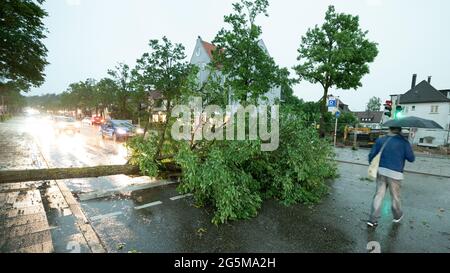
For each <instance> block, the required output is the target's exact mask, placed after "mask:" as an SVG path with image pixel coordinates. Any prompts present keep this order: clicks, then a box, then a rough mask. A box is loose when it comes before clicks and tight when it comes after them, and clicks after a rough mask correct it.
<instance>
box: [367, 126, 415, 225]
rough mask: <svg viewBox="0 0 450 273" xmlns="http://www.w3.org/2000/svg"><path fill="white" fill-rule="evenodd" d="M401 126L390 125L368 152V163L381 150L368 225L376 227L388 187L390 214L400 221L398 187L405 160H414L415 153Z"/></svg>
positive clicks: (401, 178)
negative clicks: (386, 133) (383, 135)
mask: <svg viewBox="0 0 450 273" xmlns="http://www.w3.org/2000/svg"><path fill="white" fill-rule="evenodd" d="M401 132H402V128H400V127H391V128H389V133H388V135H387V136H385V137H381V138H378V139H377V140H376V142H375V145H374V146H373V147H372V150H371V151H370V154H369V163H370V162H372V160H373V159H374V158H375V156H376V155H377V154H378V153H380V152H381V158H380V164H379V168H378V175H377V183H376V184H377V186H376V192H375V195H374V197H373V201H372V208H371V212H370V219H369V221H368V222H367V226H368V227H377V226H378V219H379V218H380V213H381V205H382V204H383V199H384V196H385V194H386V190H387V189H389V192H390V195H391V198H392V214H393V216H394V220H393V222H394V223H400V221H401V220H402V218H403V211H402V206H401V200H400V188H401V185H402V181H403V179H404V177H403V171H404V168H405V161H406V160H408V161H409V162H414V161H415V159H416V158H415V155H414V152H413V150H412V147H411V144H410V143H409V141H408V139H406V138H405V137H404V136H402V134H401Z"/></svg>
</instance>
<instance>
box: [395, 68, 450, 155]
mask: <svg viewBox="0 0 450 273" xmlns="http://www.w3.org/2000/svg"><path fill="white" fill-rule="evenodd" d="M416 79H417V75H416V74H414V75H413V79H412V84H411V89H410V90H409V91H408V92H406V93H405V94H403V95H392V101H393V105H394V107H395V105H397V104H399V105H401V106H402V107H403V108H404V110H403V113H402V114H403V116H404V117H408V116H415V117H420V118H424V119H429V120H433V121H435V122H437V123H438V124H439V125H441V126H442V128H444V130H441V129H417V131H416V132H415V133H414V134H412V139H411V140H412V141H413V143H414V144H418V145H422V146H432V147H436V146H440V145H445V144H448V143H449V141H450V139H449V129H450V90H437V89H436V88H434V87H433V86H432V85H431V77H429V78H428V81H425V80H424V81H422V82H420V83H419V84H417V85H416Z"/></svg>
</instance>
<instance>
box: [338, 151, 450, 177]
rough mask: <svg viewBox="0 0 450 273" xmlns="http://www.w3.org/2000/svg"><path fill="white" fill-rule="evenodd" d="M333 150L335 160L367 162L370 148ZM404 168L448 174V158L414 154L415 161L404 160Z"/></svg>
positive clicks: (449, 161)
mask: <svg viewBox="0 0 450 273" xmlns="http://www.w3.org/2000/svg"><path fill="white" fill-rule="evenodd" d="M335 152H336V159H337V160H342V161H347V162H352V163H358V164H367V165H368V164H369V162H368V156H369V153H370V149H358V150H356V151H354V150H352V149H351V148H336V149H335ZM405 170H406V171H412V172H419V173H424V174H432V175H440V176H450V158H441V157H430V156H426V155H420V154H416V161H415V162H414V163H409V162H406V165H405Z"/></svg>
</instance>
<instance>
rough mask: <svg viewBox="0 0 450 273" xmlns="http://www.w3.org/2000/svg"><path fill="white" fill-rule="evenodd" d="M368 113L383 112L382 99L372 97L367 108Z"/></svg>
mask: <svg viewBox="0 0 450 273" xmlns="http://www.w3.org/2000/svg"><path fill="white" fill-rule="evenodd" d="M366 110H367V111H380V110H381V99H380V98H378V97H372V98H371V99H370V100H369V102H368V103H367V106H366Z"/></svg>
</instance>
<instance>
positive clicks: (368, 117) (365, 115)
mask: <svg viewBox="0 0 450 273" xmlns="http://www.w3.org/2000/svg"><path fill="white" fill-rule="evenodd" d="M352 113H353V114H355V116H356V117H357V118H358V121H359V124H360V125H361V127H363V128H370V129H372V130H381V129H382V124H383V123H385V122H386V121H388V117H387V116H386V115H384V112H383V111H363V112H352Z"/></svg>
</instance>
